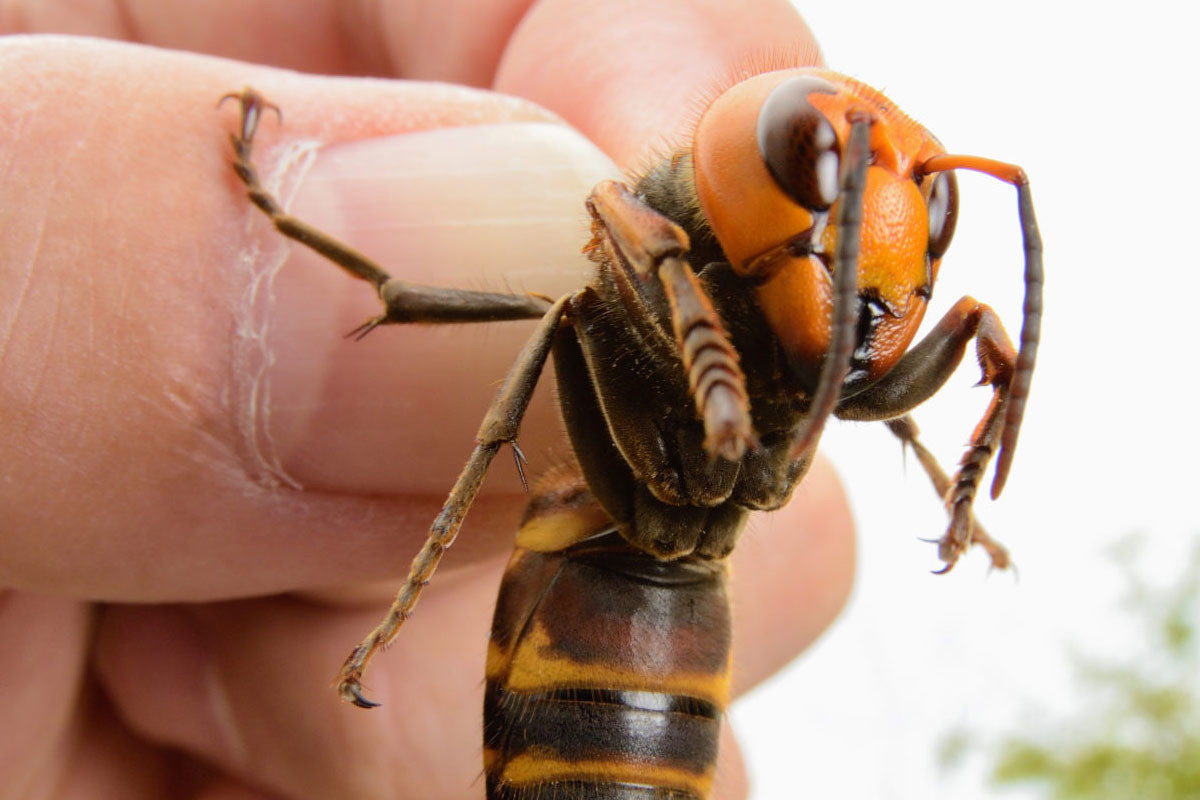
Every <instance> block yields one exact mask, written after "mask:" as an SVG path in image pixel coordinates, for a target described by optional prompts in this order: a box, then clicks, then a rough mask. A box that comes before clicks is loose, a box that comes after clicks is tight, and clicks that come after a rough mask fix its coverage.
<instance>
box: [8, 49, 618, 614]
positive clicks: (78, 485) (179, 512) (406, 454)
mask: <svg viewBox="0 0 1200 800" xmlns="http://www.w3.org/2000/svg"><path fill="white" fill-rule="evenodd" d="M0 72H2V73H3V74H4V75H5V77H6V79H5V81H4V83H3V85H2V86H0V115H2V116H0V131H2V132H3V134H2V137H3V141H0V162H3V163H5V164H7V165H9V167H8V173H7V175H6V178H5V180H4V181H3V182H0V207H2V208H4V209H5V212H4V217H3V218H4V225H3V227H2V228H0V265H2V267H0V282H2V283H3V286H2V288H0V336H2V337H3V340H2V341H0V350H2V352H3V353H4V360H3V362H2V364H0V367H2V369H3V381H2V385H3V386H4V392H3V394H2V395H0V418H3V419H4V420H5V424H4V425H3V426H0V452H4V453H6V454H8V455H6V458H5V459H4V468H3V469H4V474H3V478H4V480H2V481H0V509H3V516H4V518H5V521H6V524H5V526H3V530H0V553H3V556H2V557H0V582H2V583H3V584H5V585H8V586H12V587H20V588H37V589H42V590H48V591H57V592H67V593H70V594H73V595H76V596H86V597H95V598H102V599H121V600H154V599H159V600H161V599H204V598H214V597H228V596H236V595H241V594H249V593H264V592H272V591H280V590H286V589H293V588H299V587H309V586H316V585H328V584H331V583H337V582H341V581H344V580H348V579H350V578H352V577H358V576H359V575H360V572H361V570H362V568H363V564H369V565H372V568H373V569H374V570H375V571H376V572H377V573H378V576H382V575H385V574H392V573H395V572H397V571H399V570H402V569H403V568H404V562H405V561H407V558H408V556H409V555H410V554H411V552H412V551H413V550H414V549H415V544H412V545H410V543H409V542H408V541H407V540H406V541H403V542H399V543H398V542H397V540H396V534H397V530H403V531H405V535H407V536H410V537H411V538H412V539H413V541H414V542H415V541H416V540H418V539H421V538H423V536H424V533H425V529H426V527H427V525H428V521H429V519H431V518H432V512H433V511H435V510H436V508H437V506H438V505H440V503H441V500H442V493H443V492H444V489H445V486H447V485H449V483H450V481H451V480H452V479H453V477H454V475H455V474H456V473H457V471H458V469H459V467H460V466H461V463H462V461H463V460H464V459H465V457H466V455H467V454H468V453H469V451H470V447H471V440H470V437H471V435H472V434H473V432H474V430H475V427H476V426H477V425H478V420H479V419H480V417H481V415H482V410H483V409H484V408H485V407H486V406H487V404H488V401H489V399H490V397H489V396H490V394H491V393H492V392H493V391H494V388H493V387H492V386H491V385H489V381H492V380H494V379H497V378H499V377H500V376H502V375H503V374H504V372H505V370H506V368H507V366H508V364H509V363H510V361H511V359H512V357H513V354H514V353H515V351H516V349H517V348H518V347H519V343H520V341H521V340H522V339H523V338H524V337H525V336H526V335H527V328H526V329H523V326H522V324H521V323H507V324H504V325H498V326H486V327H477V326H461V327H459V328H456V329H454V330H448V329H446V328H444V327H439V328H436V329H430V330H425V331H417V330H415V329H413V328H406V329H404V330H382V331H378V332H376V333H374V334H372V335H371V336H370V337H368V339H367V340H366V341H365V342H364V343H360V344H357V345H356V344H353V343H348V342H345V341H343V340H342V338H341V336H340V334H341V333H343V332H345V331H346V330H349V329H350V328H352V327H354V326H355V325H356V324H358V323H359V322H361V321H362V319H363V318H364V317H366V316H368V315H371V314H374V313H377V301H376V300H375V299H374V298H373V296H372V295H373V293H372V291H371V288H370V287H369V286H367V285H365V284H362V283H361V282H358V281H354V280H352V279H351V278H349V277H347V276H345V275H344V274H339V273H340V271H339V270H338V269H337V268H336V267H333V266H331V265H329V264H327V263H324V262H319V263H318V262H316V261H314V259H312V258H311V257H310V255H309V254H308V253H306V252H305V251H304V248H302V247H299V246H288V245H287V244H285V243H284V242H283V241H282V238H281V237H280V236H279V235H278V234H277V233H275V232H274V231H273V230H271V229H269V228H268V226H267V225H266V224H265V222H264V220H263V219H262V216H261V214H259V212H257V211H256V210H255V209H253V208H252V207H251V206H250V205H249V203H248V202H247V201H246V200H245V196H244V191H243V190H242V188H241V187H240V186H239V185H238V184H237V179H236V178H235V177H234V176H233V174H232V171H231V170H230V169H229V166H228V161H229V158H230V153H229V144H228V140H227V132H229V131H230V130H232V129H233V126H234V125H235V124H236V119H235V117H234V115H233V111H232V110H231V109H229V108H226V109H223V110H222V111H220V112H217V111H214V110H213V105H214V103H215V101H216V99H217V98H218V97H220V96H221V95H222V94H223V93H225V92H228V91H231V90H237V89H239V88H240V87H241V86H243V85H245V84H253V85H254V86H256V87H257V88H259V89H260V90H261V91H262V92H263V93H264V94H266V95H267V96H268V97H269V98H270V99H271V100H272V101H273V102H275V103H277V104H278V105H279V106H280V107H281V108H282V109H283V110H284V124H283V126H282V127H280V126H279V125H278V124H277V121H276V120H275V119H274V118H273V117H271V118H269V119H267V120H264V123H263V126H262V140H261V143H260V144H259V153H260V154H261V159H262V160H261V168H262V171H263V175H264V180H265V181H266V182H267V183H268V185H271V186H278V187H279V189H280V191H281V193H282V195H283V199H284V200H285V201H286V200H287V199H288V196H290V195H291V194H292V193H295V195H296V197H295V199H296V203H295V210H296V211H297V213H299V214H300V215H304V216H308V217H309V219H310V221H311V222H313V223H314V224H316V225H317V226H327V227H329V228H330V229H331V230H332V232H333V233H334V234H335V235H345V236H346V237H347V238H351V239H353V240H354V241H353V244H354V245H355V246H357V247H358V248H359V249H361V250H363V251H365V252H368V253H370V254H371V255H372V256H374V257H376V258H378V260H379V262H380V263H381V264H382V265H384V266H385V268H388V269H389V270H391V271H392V272H393V274H395V275H397V277H403V278H405V279H408V280H415V281H425V282H431V283H437V284H443V285H444V284H455V283H458V285H466V286H469V287H472V288H489V289H496V290H503V289H504V288H505V287H506V286H510V287H512V288H514V289H517V290H523V289H531V290H533V289H536V290H538V291H542V292H547V293H555V292H558V291H562V290H564V289H565V288H569V287H571V286H574V285H578V284H577V283H576V277H575V275H577V274H578V272H579V270H580V269H581V268H582V263H581V261H580V256H579V254H578V248H579V246H580V244H581V243H582V242H583V233H582V232H583V231H585V230H586V228H585V227H584V213H583V210H582V202H581V201H582V198H583V197H584V196H585V194H586V191H587V189H588V188H589V187H590V186H591V185H592V184H593V183H595V181H596V179H597V177H598V176H600V175H601V174H608V171H609V170H610V169H611V167H610V166H609V164H608V162H607V160H606V159H604V158H603V157H602V156H599V155H598V154H596V153H595V151H594V150H592V149H591V148H590V147H589V146H587V145H586V143H583V142H582V141H581V140H580V139H579V138H578V137H576V136H574V135H572V134H570V133H569V132H567V131H565V130H564V129H562V128H561V127H559V126H558V125H557V123H556V122H555V120H554V118H553V117H551V116H550V115H548V114H547V113H546V112H544V111H542V110H540V109H538V108H537V107H535V106H532V105H530V104H527V103H523V102H521V101H516V100H513V99H512V98H506V97H502V96H499V95H495V94H491V93H486V92H480V91H476V90H469V89H462V88H457V87H447V86H440V85H433V84H411V83H396V82H383V81H368V80H348V79H330V78H320V77H315V76H302V75H296V74H292V73H287V72H282V71H277V70H270V69H266V68H262V67H255V66H250V65H245V64H239V63H236V62H229V61H223V60H218V59H213V58H206V57H203V56H196V55H189V54H182V53H173V52H168V51H162V50H155V49H150V48H142V47H137V46H132V45H124V44H114V43H109V42H101V41H94V40H83V39H69V38H60V37H19V36H14V37H6V38H5V39H4V40H3V41H0ZM145 75H152V76H154V77H155V79H154V80H150V81H147V80H131V79H130V76H145ZM467 125H471V126H482V125H486V126H489V127H491V128H493V132H491V133H486V134H485V131H484V129H483V128H482V127H481V128H479V129H472V128H469V127H465V126H467ZM581 165H582V166H581ZM414 193H415V194H414ZM467 204H471V207H470V209H469V213H467ZM479 204H486V209H484V208H482V206H479ZM487 209H490V211H489V210H487ZM477 214H482V217H481V218H482V221H481V222H478V223H477V224H475V223H471V222H470V221H469V220H468V219H467V218H468V217H470V218H472V219H474V218H476V217H477ZM489 214H490V216H489ZM564 221H565V223H566V225H565V227H566V228H567V233H566V234H565V235H564V234H555V235H552V234H551V232H550V229H557V228H559V227H560V226H562V225H563V223H564ZM572 231H574V233H572ZM360 234H361V238H359V237H360ZM306 260H307V263H306ZM522 270H525V272H522ZM539 270H540V272H539ZM510 271H512V272H514V273H515V274H512V275H506V273H508V272H510ZM564 276H565V277H564ZM543 278H545V280H543ZM414 337H415V338H414ZM394 347H399V348H401V349H400V350H394V349H393V348H394ZM464 374H466V375H467V376H468V378H464V377H463V376H464ZM556 426H557V423H555V422H554V421H553V416H552V414H551V412H550V410H549V408H548V407H547V406H546V405H545V404H544V403H543V404H542V405H540V406H539V407H538V408H537V409H535V411H534V412H533V413H532V415H531V417H530V419H529V421H528V424H527V425H526V426H525V428H524V429H523V437H524V436H529V437H530V439H529V441H528V442H527V441H526V439H525V438H523V439H522V443H523V444H525V445H526V447H525V449H526V450H527V451H528V452H529V453H530V455H531V456H532V455H534V454H537V453H540V452H543V451H545V450H547V449H549V447H550V444H549V443H550V442H551V441H553V439H554V433H553V431H554V430H555V428H556ZM364 454H366V455H365V456H364ZM492 484H493V486H496V485H497V484H499V485H500V486H501V488H502V489H503V491H502V492H501V494H502V495H503V494H504V493H505V492H508V493H510V496H509V497H508V498H507V499H505V498H504V497H501V498H499V499H496V500H495V501H494V502H495V504H497V505H494V508H497V509H500V510H501V511H502V512H503V513H500V514H490V513H488V512H487V504H488V502H492V501H489V500H484V501H483V506H484V511H482V512H481V511H479V510H477V511H476V513H475V515H474V518H475V520H474V521H475V524H479V525H480V526H481V527H482V528H483V529H484V530H487V529H488V527H489V525H488V523H489V522H490V521H491V520H492V519H493V518H495V519H496V520H497V525H498V526H500V527H502V528H503V527H507V526H509V524H510V523H511V521H512V518H513V517H514V516H515V515H517V514H518V513H519V507H520V505H521V503H522V502H523V500H522V499H521V498H520V497H517V496H516V495H515V494H512V493H513V492H514V491H515V485H516V484H515V479H510V480H509V481H508V485H507V487H504V486H503V483H502V482H500V481H493V482H492ZM296 485H304V486H308V487H309V488H313V489H318V490H325V491H308V492H298V491H295V490H294V489H293V488H291V487H294V486H296ZM369 493H387V494H392V495H409V497H408V498H404V499H399V500H394V501H381V500H380V499H378V498H375V499H372V498H369V497H367V496H366V495H367V494H369ZM505 514H507V515H508V516H507V517H504V515H505ZM472 538H475V537H472ZM484 538H485V539H486V537H484ZM465 549H466V550H467V553H466V555H467V557H470V548H469V547H468V548H465ZM461 555H462V553H461V551H460V553H459V554H456V557H459V556H461ZM264 564H270V565H271V568H270V569H264V568H263V565H264ZM368 577H370V576H368Z"/></svg>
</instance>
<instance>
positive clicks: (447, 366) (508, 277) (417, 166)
mask: <svg viewBox="0 0 1200 800" xmlns="http://www.w3.org/2000/svg"><path fill="white" fill-rule="evenodd" d="M615 175H616V173H615V168H614V167H613V166H612V164H611V162H610V161H609V160H608V159H607V158H606V157H605V156H603V154H601V153H600V152H599V151H598V150H596V149H595V148H594V147H593V146H592V145H590V144H589V143H588V142H587V141H586V140H585V139H583V138H582V137H581V136H579V135H578V134H577V133H574V132H573V131H572V130H571V129H569V128H566V127H564V126H560V125H553V124H539V123H528V124H505V125H479V126H468V127H458V128H447V129H440V130H434V131H426V132H420V133H412V134H405V135H401V136H395V137H388V138H379V139H369V140H363V141H356V142H350V143H344V144H338V145H335V146H330V147H327V148H324V149H322V150H321V151H320V153H319V155H318V156H317V158H316V160H315V163H314V164H313V166H312V168H311V170H310V171H309V172H308V173H307V175H305V176H304V178H303V180H302V183H301V185H300V187H299V189H298V190H297V193H296V196H295V200H294V202H293V203H292V204H291V212H292V213H293V214H294V215H295V216H297V217H299V218H301V219H303V220H305V221H307V222H309V223H311V224H313V225H315V226H316V227H318V228H320V229H321V230H323V231H325V232H327V233H329V234H332V235H333V236H336V237H337V238H339V239H341V240H343V241H345V242H347V243H349V244H351V245H352V246H353V247H354V248H355V249H357V250H358V251H359V252H361V253H364V254H366V255H367V256H369V257H370V258H372V259H373V260H375V261H376V262H377V263H378V264H379V265H380V266H381V267H383V268H384V269H385V270H387V271H388V272H389V273H390V274H391V275H392V276H393V277H397V278H401V279H403V280H407V281H412V282H416V283H423V284H429V285H437V286H454V287H459V288H465V289H476V290H486V291H514V292H526V291H530V292H538V293H542V294H546V295H550V296H554V297H557V296H560V295H562V294H564V293H566V292H569V291H571V290H573V289H576V288H579V287H581V286H582V285H583V284H584V283H585V281H586V280H587V278H588V275H589V273H590V268H589V264H588V262H587V260H586V259H585V258H584V257H583V256H582V255H581V253H580V249H581V248H582V246H583V245H584V244H585V243H586V242H587V239H588V237H589V223H588V218H587V214H586V211H585V208H584V200H585V198H586V196H587V194H588V192H589V191H590V189H591V187H592V186H593V185H594V184H595V183H596V182H597V181H599V180H600V179H602V178H608V177H615ZM272 294H273V299H272V300H271V301H270V309H269V312H268V317H267V319H268V325H267V331H266V337H265V341H266V346H267V351H268V353H269V365H268V367H267V369H266V371H265V373H264V375H263V382H262V387H261V388H262V391H261V392H258V393H257V394H258V400H257V402H258V403H259V404H260V405H259V414H258V416H257V418H258V419H259V421H260V428H261V430H260V431H259V435H258V436H257V437H256V438H255V440H256V443H257V444H256V446H257V447H258V448H260V451H259V453H258V456H259V457H260V458H261V459H262V461H263V463H268V464H270V463H273V464H275V465H276V471H277V473H278V474H279V475H280V476H281V477H282V478H283V479H284V480H285V481H288V482H293V483H296V484H299V485H301V486H304V487H305V488H309V489H320V490H330V491H345V492H354V493H379V494H394V493H402V494H403V493H419V494H426V493H433V494H442V493H444V492H445V491H446V489H447V487H448V486H450V485H451V483H452V482H453V480H454V478H455V476H457V474H458V472H459V470H460V469H461V468H462V464H463V463H464V461H465V460H466V458H467V456H468V455H469V453H470V451H471V449H472V447H473V444H474V435H475V432H476V430H477V428H478V425H479V421H480V420H481V419H482V417H483V415H484V413H485V412H486V410H487V407H488V405H489V403H490V401H491V399H492V396H493V394H494V392H495V390H496V387H497V385H498V382H499V381H500V380H501V379H502V378H503V376H504V375H505V373H506V372H507V370H508V367H509V366H510V365H511V363H512V361H513V359H514V358H515V357H516V355H517V352H518V351H519V350H520V348H521V346H522V344H523V343H524V341H525V339H526V338H527V337H528V336H529V335H530V333H531V332H532V330H533V325H534V323H533V322H503V323H491V324H470V325H438V326H431V325H395V326H391V325H389V326H382V327H380V328H378V329H376V330H375V331H373V332H372V333H371V334H370V335H369V336H367V337H366V338H365V339H363V340H362V341H357V342H356V341H354V340H352V339H347V338H345V336H344V334H345V333H346V332H348V331H350V330H352V329H353V328H355V327H356V326H358V325H359V324H360V323H362V322H363V321H364V320H366V319H368V318H370V317H373V316H375V315H377V314H378V313H379V312H380V310H381V306H380V303H379V300H378V296H377V294H376V292H375V290H374V287H372V286H371V285H370V284H368V283H366V282H364V281H362V280H358V279H356V278H354V277H352V276H350V275H349V274H348V273H346V272H344V271H343V270H341V269H340V268H338V267H337V266H335V265H334V264H332V263H330V262H329V261H327V260H325V259H323V258H322V257H320V256H317V255H316V254H315V253H313V252H312V251H310V250H308V249H307V248H305V247H303V246H301V245H298V244H294V243H293V244H290V246H289V247H288V249H287V256H286V260H285V261H284V263H283V265H282V267H281V268H280V270H279V271H278V273H277V275H276V276H275V278H274V281H273V285H272ZM542 383H543V384H546V383H548V381H545V380H543V381H542ZM548 388H549V387H547V386H545V385H543V386H541V387H540V388H539V392H538V396H536V397H535V399H534V401H533V403H532V404H531V407H530V410H529V413H528V415H527V417H526V421H525V423H524V424H523V426H522V430H521V446H522V449H523V450H524V451H525V452H526V454H528V455H530V456H531V458H532V459H545V458H553V457H555V456H554V453H555V452H556V451H557V452H559V453H561V452H564V451H563V450H562V447H561V444H560V443H559V442H560V439H561V435H560V432H559V430H560V423H559V422H558V419H557V412H556V411H555V410H554V408H553V405H552V397H551V396H550V393H549V392H548V391H547V390H548ZM533 466H534V468H536V467H537V463H536V462H535V463H534V465H533ZM507 472H508V473H510V474H508V475H506V477H505V483H504V484H503V485H505V486H507V487H508V489H510V490H512V491H519V490H520V489H519V486H520V484H519V481H518V478H517V476H516V472H515V470H507Z"/></svg>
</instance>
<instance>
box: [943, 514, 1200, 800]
mask: <svg viewBox="0 0 1200 800" xmlns="http://www.w3.org/2000/svg"><path fill="white" fill-rule="evenodd" d="M1141 544H1142V540H1141V539H1140V538H1137V537H1132V538H1130V539H1127V540H1125V541H1124V542H1122V543H1121V544H1120V545H1119V546H1118V548H1116V549H1115V551H1114V561H1115V563H1116V564H1117V565H1118V568H1119V569H1121V571H1122V573H1123V576H1124V578H1125V580H1126V583H1127V587H1128V591H1127V595H1126V598H1125V602H1124V603H1123V606H1124V614H1125V616H1127V617H1128V618H1130V619H1131V620H1132V621H1133V622H1135V623H1136V624H1137V630H1138V631H1139V632H1140V633H1141V635H1142V637H1143V641H1142V642H1141V643H1139V644H1140V646H1136V647H1132V648H1130V649H1129V651H1128V652H1126V653H1125V654H1123V655H1122V657H1121V658H1120V659H1118V660H1115V661H1109V660H1102V659H1097V658H1094V657H1085V656H1082V655H1078V654H1077V655H1075V657H1074V660H1075V667H1076V675H1077V677H1078V680H1079V686H1080V689H1081V692H1080V695H1081V696H1082V697H1083V698H1084V700H1085V703H1084V707H1083V708H1080V709H1078V710H1077V711H1075V712H1073V713H1072V714H1071V715H1070V716H1069V717H1067V718H1064V719H1047V720H1044V721H1043V720H1039V721H1038V722H1037V730H1036V732H1035V733H1031V734H1026V735H1015V736H1009V737H1007V738H1005V739H1003V740H1002V741H1001V742H1000V743H999V745H998V747H996V748H995V759H996V760H995V764H994V766H993V768H992V774H991V780H992V783H993V784H994V785H995V786H1011V785H1014V784H1030V783H1032V784H1034V785H1039V786H1041V787H1042V788H1043V789H1044V790H1045V797H1047V798H1052V799H1053V800H1134V799H1136V800H1185V799H1186V800H1198V799H1200V701H1198V698H1197V692H1198V689H1200V646H1198V641H1197V640H1198V631H1197V623H1198V620H1200V543H1197V546H1195V547H1193V550H1192V555H1191V558H1189V559H1187V562H1186V564H1185V567H1184V570H1183V572H1182V574H1181V575H1180V577H1179V578H1178V579H1177V580H1176V581H1175V582H1174V584H1173V585H1170V586H1167V587H1161V586H1155V585H1153V584H1151V583H1150V582H1148V581H1147V580H1146V579H1145V578H1144V576H1143V575H1142V574H1140V573H1139V572H1138V570H1137V569H1136V568H1135V567H1134V566H1133V565H1134V564H1135V563H1136V557H1137V555H1138V551H1139V548H1140V545H1141ZM969 741H970V736H969V735H968V734H966V733H964V732H961V731H960V732H957V733H955V734H952V735H951V736H950V737H948V738H947V740H946V741H945V742H944V746H943V764H952V763H954V762H955V761H958V760H961V758H962V757H963V751H964V750H965V749H966V747H967V744H966V743H967V742H969Z"/></svg>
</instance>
